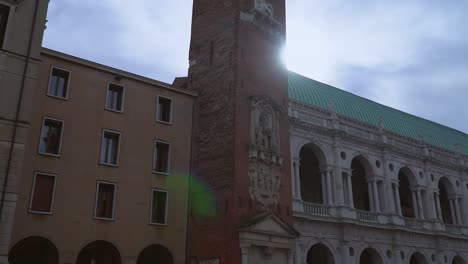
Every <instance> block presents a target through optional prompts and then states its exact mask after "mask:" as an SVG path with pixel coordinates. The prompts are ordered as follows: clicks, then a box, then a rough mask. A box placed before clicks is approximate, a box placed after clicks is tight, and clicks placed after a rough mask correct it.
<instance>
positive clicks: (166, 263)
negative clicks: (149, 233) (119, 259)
mask: <svg viewBox="0 0 468 264" xmlns="http://www.w3.org/2000/svg"><path fill="white" fill-rule="evenodd" d="M155 263H158V264H172V263H174V261H173V258H172V254H171V252H170V251H169V250H168V249H167V248H166V247H164V246H161V245H151V246H148V247H146V248H145V249H143V251H142V252H141V253H140V255H139V256H138V261H137V264H155Z"/></svg>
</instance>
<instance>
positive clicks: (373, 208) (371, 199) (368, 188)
mask: <svg viewBox="0 0 468 264" xmlns="http://www.w3.org/2000/svg"><path fill="white" fill-rule="evenodd" d="M367 191H368V192H369V204H370V210H371V211H374V212H375V211H376V210H375V207H374V191H373V188H372V182H367Z"/></svg>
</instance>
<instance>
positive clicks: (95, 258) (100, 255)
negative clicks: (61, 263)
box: [76, 241, 122, 264]
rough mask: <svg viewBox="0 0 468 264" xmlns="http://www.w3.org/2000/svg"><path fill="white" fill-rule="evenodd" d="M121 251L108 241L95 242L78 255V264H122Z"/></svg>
mask: <svg viewBox="0 0 468 264" xmlns="http://www.w3.org/2000/svg"><path fill="white" fill-rule="evenodd" d="M121 261H122V260H121V258H120V253H119V250H118V249H117V248H116V247H115V246H114V245H112V244H111V243H109V242H107V241H94V242H91V243H89V244H88V245H86V246H85V247H84V248H83V249H82V250H81V251H80V254H79V255H78V259H77V261H76V263H77V264H89V263H93V264H121Z"/></svg>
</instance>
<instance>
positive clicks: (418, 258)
mask: <svg viewBox="0 0 468 264" xmlns="http://www.w3.org/2000/svg"><path fill="white" fill-rule="evenodd" d="M410 264H427V261H426V257H424V255H423V254H421V253H419V252H416V253H414V254H413V255H412V256H411V258H410Z"/></svg>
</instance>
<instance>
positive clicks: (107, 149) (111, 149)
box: [101, 131, 120, 165]
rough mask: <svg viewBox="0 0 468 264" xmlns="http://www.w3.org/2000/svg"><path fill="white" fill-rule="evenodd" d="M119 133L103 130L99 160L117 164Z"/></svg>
mask: <svg viewBox="0 0 468 264" xmlns="http://www.w3.org/2000/svg"><path fill="white" fill-rule="evenodd" d="M119 143H120V135H119V134H117V133H112V132H109V131H105V132H104V137H103V139H102V145H101V162H102V163H106V164H113V165H117V161H118V155H119V154H118V153H119Z"/></svg>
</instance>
